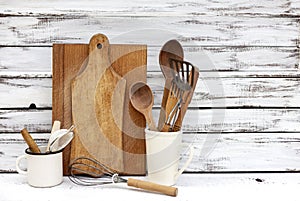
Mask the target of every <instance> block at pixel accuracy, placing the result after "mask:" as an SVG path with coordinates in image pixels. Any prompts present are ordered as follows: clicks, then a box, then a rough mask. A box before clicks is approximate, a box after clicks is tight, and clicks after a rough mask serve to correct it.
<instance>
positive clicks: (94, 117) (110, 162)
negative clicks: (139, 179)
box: [64, 34, 126, 173]
mask: <svg viewBox="0 0 300 201" xmlns="http://www.w3.org/2000/svg"><path fill="white" fill-rule="evenodd" d="M99 44H100V45H101V48H98V45H99ZM73 48H75V47H73ZM110 49H111V48H110V42H109V40H108V38H107V36H105V35H103V34H96V35H94V36H93V37H92V38H91V39H90V43H89V56H88V61H87V63H86V66H85V65H83V66H82V67H81V69H80V70H79V71H80V72H79V73H78V74H77V76H76V77H75V78H74V79H73V80H72V82H71V94H72V100H71V104H72V105H71V108H72V112H71V115H72V122H73V124H74V125H76V129H75V134H76V135H77V137H78V140H77V141H79V142H80V143H78V144H77V143H76V141H73V142H72V144H71V154H70V160H74V159H76V158H78V157H81V156H85V157H92V158H93V159H96V160H97V161H99V162H100V163H101V164H104V165H105V166H107V167H108V168H110V169H111V170H113V171H116V172H119V173H120V172H124V171H125V170H124V163H123V160H124V159H123V152H122V145H123V141H122V129H123V111H124V110H123V108H124V99H125V88H126V80H125V79H123V78H122V77H121V76H120V75H118V74H117V73H115V71H114V70H113V68H112V66H111V62H110ZM73 51H74V52H76V49H75V50H73ZM73 57H76V55H70V58H72V59H73ZM69 66H70V65H69V64H67V65H66V66H64V67H67V68H68V67H69ZM82 68H83V69H82ZM114 95H115V97H118V98H113V97H114ZM113 109H115V111H113ZM86 152H88V154H87V155H86ZM88 165H92V164H88ZM66 166H69V164H66ZM83 169H84V170H85V171H88V169H89V168H87V169H86V168H83Z"/></svg>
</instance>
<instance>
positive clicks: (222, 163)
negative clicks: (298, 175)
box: [0, 0, 300, 172]
mask: <svg viewBox="0 0 300 201" xmlns="http://www.w3.org/2000/svg"><path fill="white" fill-rule="evenodd" d="M0 5H1V6H0V16H1V17H0V24H1V26H0V35H1V40H0V133H1V134H0V144H1V145H0V156H1V157H0V166H1V167H0V169H3V170H5V171H7V170H9V169H12V170H14V162H15V158H16V156H18V155H21V154H23V153H24V149H25V147H24V145H25V143H24V141H22V140H21V138H20V137H21V136H20V134H19V133H18V132H19V131H20V130H21V129H22V128H23V127H27V128H28V130H29V132H31V133H32V132H34V133H38V134H37V135H34V138H38V139H40V140H38V142H42V143H43V142H45V139H46V137H45V136H47V134H44V133H45V132H50V128H51V108H52V103H51V99H52V98H51V90H52V86H51V78H52V72H51V71H52V69H51V66H52V63H51V51H52V49H51V47H52V43H87V41H89V38H90V37H91V36H92V35H93V34H94V33H97V32H99V30H101V32H103V33H105V34H106V35H108V36H109V37H110V38H112V43H130V44H132V43H142V44H145V43H146V44H147V45H148V61H147V67H148V77H147V81H148V82H149V84H150V86H151V87H152V89H153V91H154V96H155V107H156V110H155V112H156V114H155V116H156V118H157V115H158V109H159V105H160V100H161V98H162V97H161V96H162V86H163V85H162V83H163V78H162V76H161V75H160V69H159V64H158V53H159V49H160V48H161V45H162V44H164V42H166V41H167V40H169V39H176V38H177V39H178V40H179V41H180V42H181V43H182V45H183V46H184V51H185V57H186V59H187V60H188V61H191V62H192V63H193V64H195V65H196V66H198V67H199V68H200V79H199V80H198V86H197V88H196V93H195V96H194V98H193V100H192V103H191V105H190V106H191V107H190V108H189V114H187V118H186V120H185V122H184V125H185V126H184V129H185V131H186V132H188V133H189V134H190V135H189V136H190V138H191V139H194V138H195V139H197V140H198V139H199V141H197V140H195V141H194V142H195V146H196V148H197V151H198V152H197V153H198V154H196V157H195V158H194V161H193V162H192V164H191V165H190V167H189V171H193V172H194V171H223V170H224V171H226V170H229V171H230V170H233V171H252V170H258V171H263V170H271V171H276V170H280V171H281V170H283V171H285V170H287V171H290V170H299V163H298V161H299V160H298V158H299V157H298V155H299V154H298V153H299V150H298V147H299V139H298V136H299V133H287V132H298V131H299V94H300V93H299V76H300V73H299V62H300V54H299V35H300V31H299V26H300V24H299V18H300V15H299V14H300V13H299V9H300V3H299V1H298V0H287V1H281V0H275V1H259V0H254V1H246V0H233V1H210V0H204V1H201V2H200V1H198V0H190V1H181V0H174V1H166V0H163V1H161V0H154V1H151V2H149V1H147V0H139V1H133V2H128V1H122V0H112V1H107V2H104V1H103V2H101V3H99V1H96V0H87V1H71V0H66V1H63V2H59V3H58V2H57V1H49V0H42V1H36V2H34V1H31V0H24V1H20V0H16V1H5V2H1V3H0ZM145 28H149V29H148V30H145ZM169 30H170V31H171V32H170V31H169ZM216 89H218V90H216ZM219 89H223V90H219ZM24 94H27V95H26V96H24ZM31 103H34V104H35V105H36V106H37V108H38V109H37V110H32V109H31V110H29V109H28V107H29V105H30V104H31ZM224 106H225V107H227V109H226V110H224V109H222V108H223V107H224ZM224 115H225V120H224V121H222V119H223V117H224ZM213 118H214V120H212V119H213ZM219 131H222V132H223V133H222V135H216V136H214V135H215V134H214V133H215V132H219ZM206 132H208V133H209V135H210V136H211V137H212V139H215V140H216V141H218V142H220V143H217V144H216V146H214V151H213V152H211V154H209V155H208V156H207V157H203V153H202V152H203V149H202V145H203V143H204V142H205V139H207V138H205V137H204V135H203V133H206ZM227 132H230V133H229V134H228V133H227ZM232 132H233V133H232ZM240 132H242V133H240ZM244 132H249V133H244ZM9 133H11V134H9ZM194 134H196V135H194ZM40 136H41V138H40ZM42 136H44V137H42ZM220 136H221V137H222V138H219V137H220ZM200 139H201V140H200ZM185 140H186V141H188V142H190V141H191V140H189V139H187V138H185ZM192 141H193V140H192ZM3 145H4V146H3ZM3 150H4V151H3ZM199 150H201V151H200V152H199ZM3 153H5V154H3ZM184 157H185V156H184Z"/></svg>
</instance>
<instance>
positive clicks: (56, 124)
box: [46, 120, 61, 152]
mask: <svg viewBox="0 0 300 201" xmlns="http://www.w3.org/2000/svg"><path fill="white" fill-rule="evenodd" d="M60 125H61V122H60V121H58V120H55V121H54V122H53V126H52V130H51V135H50V137H49V140H48V144H47V149H46V152H47V151H50V144H51V142H52V141H53V139H55V138H56V136H54V135H53V133H54V132H55V131H57V130H59V129H60Z"/></svg>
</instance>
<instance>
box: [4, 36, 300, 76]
mask: <svg viewBox="0 0 300 201" xmlns="http://www.w3.org/2000/svg"><path fill="white" fill-rule="evenodd" d="M85 43H88V40H86V41H85ZM162 45H163V44H160V45H159V46H148V49H147V69H148V71H149V72H151V71H160V68H159V62H158V55H159V52H160V49H161V47H162ZM184 54H185V55H184V57H185V59H186V60H188V61H190V62H192V63H193V64H194V65H195V66H197V67H198V68H199V69H200V70H201V71H203V70H205V71H215V70H222V71H225V70H226V71H229V70H230V71H243V72H244V71H251V72H255V73H256V74H268V73H271V72H277V73H278V74H279V75H281V76H284V75H287V76H292V75H293V74H294V73H297V71H299V68H298V65H297V64H298V60H299V50H298V48H297V47H239V46H238V47H236V46H231V47H223V46H219V47H201V46H184ZM0 70H1V71H0V73H9V72H19V73H29V72H32V74H35V73H40V72H49V73H50V72H51V71H52V48H51V47H3V48H0Z"/></svg>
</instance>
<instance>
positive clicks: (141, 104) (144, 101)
mask: <svg viewBox="0 0 300 201" xmlns="http://www.w3.org/2000/svg"><path fill="white" fill-rule="evenodd" d="M129 93H130V95H129V96H130V101H131V104H132V106H133V107H134V108H135V109H136V110H137V111H139V112H140V113H142V114H143V115H144V117H145V119H146V122H147V124H148V127H149V128H150V130H154V131H156V130H157V128H156V126H155V123H154V120H153V116H152V106H153V102H154V97H153V93H152V91H151V89H150V87H149V86H148V85H147V84H146V83H144V82H136V83H134V84H133V85H132V86H131V88H130V91H129Z"/></svg>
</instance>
